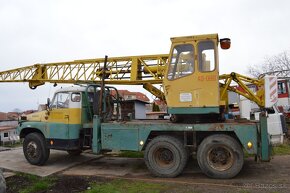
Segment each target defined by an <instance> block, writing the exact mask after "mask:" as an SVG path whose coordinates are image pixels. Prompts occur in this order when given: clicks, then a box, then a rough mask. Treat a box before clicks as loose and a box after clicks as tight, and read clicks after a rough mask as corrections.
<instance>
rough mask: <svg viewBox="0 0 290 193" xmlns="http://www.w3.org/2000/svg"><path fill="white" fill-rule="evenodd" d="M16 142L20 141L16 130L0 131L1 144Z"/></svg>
mask: <svg viewBox="0 0 290 193" xmlns="http://www.w3.org/2000/svg"><path fill="white" fill-rule="evenodd" d="M16 141H19V136H18V135H17V133H16V129H11V130H4V131H0V142H1V144H2V143H6V142H16Z"/></svg>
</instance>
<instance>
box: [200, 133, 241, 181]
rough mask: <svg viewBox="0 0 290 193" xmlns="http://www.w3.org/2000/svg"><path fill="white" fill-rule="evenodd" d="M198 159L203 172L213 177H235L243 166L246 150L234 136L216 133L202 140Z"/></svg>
mask: <svg viewBox="0 0 290 193" xmlns="http://www.w3.org/2000/svg"><path fill="white" fill-rule="evenodd" d="M197 161H198V165H199V167H200V168H201V170H202V172H203V173H204V174H206V175H207V176H209V177H211V178H219V179H227V178H233V177H235V176H236V175H237V174H238V173H239V172H240V171H241V169H242V167H243V164H244V152H243V150H242V147H241V145H240V144H239V143H238V142H237V140H235V139H234V138H232V137H230V136H228V135H224V134H216V135H211V136H209V137H207V138H205V139H204V140H203V141H202V142H201V144H200V145H199V147H198V150H197Z"/></svg>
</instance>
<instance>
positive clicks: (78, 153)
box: [67, 149, 83, 156]
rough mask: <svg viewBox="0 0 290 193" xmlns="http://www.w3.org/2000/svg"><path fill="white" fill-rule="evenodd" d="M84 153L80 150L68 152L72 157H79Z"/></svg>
mask: <svg viewBox="0 0 290 193" xmlns="http://www.w3.org/2000/svg"><path fill="white" fill-rule="evenodd" d="M82 152H83V151H82V150H80V149H77V150H67V153H68V154H69V155H70V156H78V155H81V153H82Z"/></svg>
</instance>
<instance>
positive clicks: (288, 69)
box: [248, 51, 290, 77]
mask: <svg viewBox="0 0 290 193" xmlns="http://www.w3.org/2000/svg"><path fill="white" fill-rule="evenodd" d="M248 73H249V74H251V75H252V76H254V77H259V76H260V75H261V74H264V73H267V74H275V75H277V76H278V77H290V52H289V51H284V52H282V53H280V54H277V55H274V56H272V57H266V58H265V60H264V62H263V64H257V65H252V66H249V67H248Z"/></svg>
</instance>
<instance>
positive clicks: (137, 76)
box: [0, 54, 168, 88]
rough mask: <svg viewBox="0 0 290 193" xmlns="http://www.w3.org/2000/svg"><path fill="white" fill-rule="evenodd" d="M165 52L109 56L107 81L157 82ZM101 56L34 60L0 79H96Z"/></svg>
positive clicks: (33, 81) (36, 81)
mask: <svg viewBox="0 0 290 193" xmlns="http://www.w3.org/2000/svg"><path fill="white" fill-rule="evenodd" d="M167 60H168V55H167V54H159V55H143V56H127V57H112V58H108V62H107V65H106V69H105V73H106V74H105V83H106V84H123V85H126V84H127V85H141V84H142V85H143V84H145V83H149V84H160V83H162V80H163V75H164V69H165V65H166V64H167ZM103 68H104V58H98V59H87V60H74V61H70V62H59V63H46V64H35V65H31V66H26V67H22V68H16V69H12V70H8V71H3V72H0V82H28V83H29V87H30V88H36V87H37V86H40V85H43V84H44V83H45V82H50V83H73V84H74V83H89V82H91V83H99V82H100V81H101V78H102V73H103Z"/></svg>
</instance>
